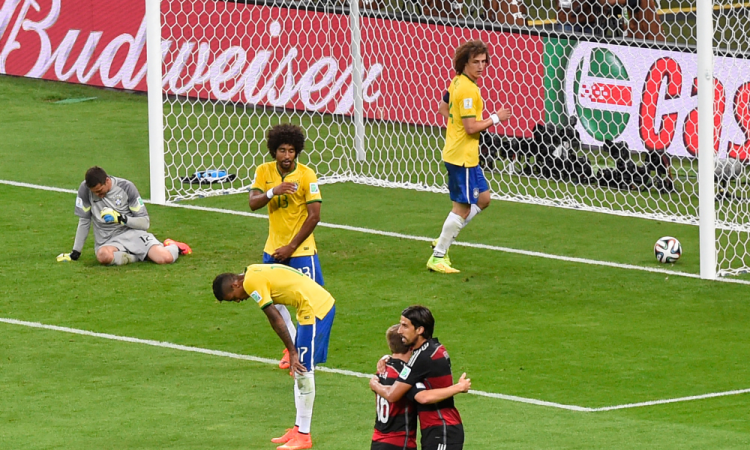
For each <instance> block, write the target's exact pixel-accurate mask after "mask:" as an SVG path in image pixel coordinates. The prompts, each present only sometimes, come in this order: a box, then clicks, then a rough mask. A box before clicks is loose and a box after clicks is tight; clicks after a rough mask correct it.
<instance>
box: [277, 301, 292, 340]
mask: <svg viewBox="0 0 750 450" xmlns="http://www.w3.org/2000/svg"><path fill="white" fill-rule="evenodd" d="M273 306H275V307H276V310H277V311H278V312H279V314H281V318H282V319H284V324H285V325H286V329H287V331H289V337H290V338H292V342H295V341H296V340H297V328H295V327H294V322H292V315H291V314H289V310H288V309H286V306H284V305H273Z"/></svg>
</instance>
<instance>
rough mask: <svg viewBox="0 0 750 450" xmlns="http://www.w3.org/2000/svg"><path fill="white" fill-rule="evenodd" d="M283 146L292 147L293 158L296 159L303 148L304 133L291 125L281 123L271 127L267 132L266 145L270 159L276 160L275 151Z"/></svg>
mask: <svg viewBox="0 0 750 450" xmlns="http://www.w3.org/2000/svg"><path fill="white" fill-rule="evenodd" d="M283 144H289V145H291V146H292V147H294V152H295V155H294V157H295V158H297V157H298V156H299V154H300V153H302V150H303V149H304V148H305V132H304V131H302V128H300V127H298V126H297V125H292V124H291V123H281V124H278V125H276V126H273V127H271V129H270V130H268V136H267V145H268V152H269V153H270V154H271V157H272V158H274V159H275V158H276V150H277V149H278V148H279V146H281V145H283Z"/></svg>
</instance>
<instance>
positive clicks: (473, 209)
mask: <svg viewBox="0 0 750 450" xmlns="http://www.w3.org/2000/svg"><path fill="white" fill-rule="evenodd" d="M480 212H482V208H480V207H479V206H477V205H471V211H470V212H469V215H468V217H466V220H464V226H463V227H465V226H466V225H468V224H469V222H471V219H473V218H474V216H476V215H477V214H479V213H480ZM463 227H461V228H463Z"/></svg>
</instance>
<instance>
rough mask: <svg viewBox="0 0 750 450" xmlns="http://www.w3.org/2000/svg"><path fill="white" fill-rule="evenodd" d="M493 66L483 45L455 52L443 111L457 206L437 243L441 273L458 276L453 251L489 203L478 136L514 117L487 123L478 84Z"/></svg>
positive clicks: (497, 116)
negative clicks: (487, 69)
mask: <svg viewBox="0 0 750 450" xmlns="http://www.w3.org/2000/svg"><path fill="white" fill-rule="evenodd" d="M489 62H490V52H489V50H488V49H487V45H485V43H484V42H482V41H470V42H466V43H465V44H462V45H461V46H460V47H458V48H457V49H456V53H455V55H454V57H453V67H454V69H455V70H456V76H455V77H454V78H453V80H452V81H451V84H450V87H449V88H448V96H447V99H448V104H447V107H446V105H445V101H443V102H441V104H440V107H439V108H438V112H440V113H441V114H443V115H444V114H445V113H446V112H447V114H448V127H447V130H446V133H445V147H444V148H443V161H444V163H445V168H446V170H447V171H448V190H449V192H450V198H451V200H452V202H453V207H452V209H451V212H450V213H449V214H448V217H447V218H446V219H445V222H444V223H443V229H442V231H441V233H440V237H438V238H437V239H436V240H435V241H434V242H433V245H434V249H433V253H432V256H431V257H430V259H429V260H428V261H427V268H428V269H429V270H431V271H434V272H439V273H458V272H459V270H457V269H454V268H453V266H452V265H451V261H450V259H449V258H448V249H449V248H450V246H451V244H452V243H453V241H454V240H455V238H456V236H458V233H459V232H460V231H461V229H462V228H463V227H465V226H466V225H468V224H469V222H471V220H472V219H473V218H474V217H475V216H476V215H477V214H479V213H480V212H481V211H482V210H483V209H485V208H487V206H489V204H490V192H489V186H488V184H487V180H486V179H485V178H484V174H483V173H482V169H481V167H479V133H481V132H482V131H484V130H486V129H487V128H489V127H491V126H493V125H497V124H498V123H500V122H502V121H505V120H508V119H509V118H510V111H509V110H507V109H505V108H500V109H499V110H498V111H497V112H495V113H494V114H491V115H490V116H489V117H488V118H486V119H483V118H482V116H483V111H484V100H483V99H482V95H481V93H480V91H479V86H478V85H477V81H478V80H479V78H480V77H481V76H482V74H483V73H484V71H485V69H486V68H487V65H488V64H489Z"/></svg>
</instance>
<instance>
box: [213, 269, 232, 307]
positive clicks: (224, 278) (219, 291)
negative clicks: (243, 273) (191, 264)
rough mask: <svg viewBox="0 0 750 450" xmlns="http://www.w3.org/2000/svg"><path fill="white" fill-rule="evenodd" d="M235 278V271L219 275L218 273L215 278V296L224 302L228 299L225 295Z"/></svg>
mask: <svg viewBox="0 0 750 450" xmlns="http://www.w3.org/2000/svg"><path fill="white" fill-rule="evenodd" d="M233 279H234V274H233V273H222V274H219V275H216V278H214V286H213V288H214V297H216V300H218V301H220V302H223V301H224V300H226V298H225V296H226V294H227V291H228V290H229V289H228V288H229V286H230V285H231V284H232V280H233Z"/></svg>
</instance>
